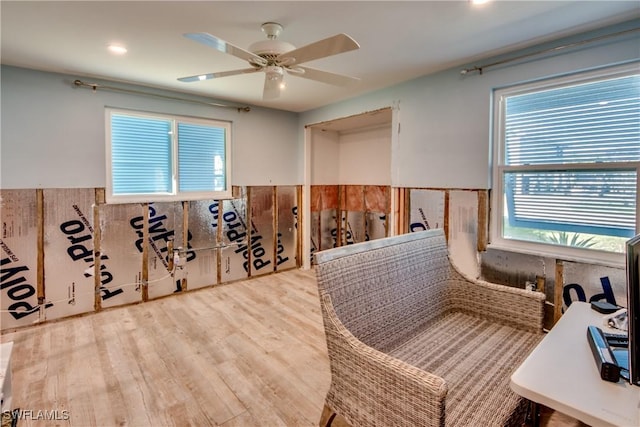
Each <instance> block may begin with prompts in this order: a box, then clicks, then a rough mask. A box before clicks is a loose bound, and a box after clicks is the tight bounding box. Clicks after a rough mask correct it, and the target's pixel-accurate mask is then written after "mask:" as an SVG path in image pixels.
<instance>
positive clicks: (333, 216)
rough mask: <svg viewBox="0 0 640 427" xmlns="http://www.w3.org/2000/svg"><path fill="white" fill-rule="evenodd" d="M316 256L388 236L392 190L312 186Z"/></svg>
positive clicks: (313, 237) (312, 247)
mask: <svg viewBox="0 0 640 427" xmlns="http://www.w3.org/2000/svg"><path fill="white" fill-rule="evenodd" d="M310 200H311V209H310V210H311V235H310V236H309V239H310V243H311V245H310V247H311V256H312V262H313V253H314V252H316V251H321V250H325V249H330V248H334V247H336V246H344V245H350V244H353V243H359V242H364V241H367V240H372V239H379V238H382V237H386V236H388V235H389V231H388V230H389V223H388V216H389V212H390V211H391V188H390V187H389V186H384V185H312V186H311V197H310Z"/></svg>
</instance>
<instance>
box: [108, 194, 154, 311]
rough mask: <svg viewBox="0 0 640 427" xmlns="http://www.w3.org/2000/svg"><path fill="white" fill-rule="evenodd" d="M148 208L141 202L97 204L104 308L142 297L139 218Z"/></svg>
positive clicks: (138, 300) (127, 302)
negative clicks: (137, 220)
mask: <svg viewBox="0 0 640 427" xmlns="http://www.w3.org/2000/svg"><path fill="white" fill-rule="evenodd" d="M146 209H147V207H146V205H141V204H128V205H106V204H101V205H98V206H97V210H98V218H99V223H100V257H99V262H100V269H101V275H102V280H101V281H102V283H101V286H100V300H99V303H100V306H101V307H102V308H108V307H115V306H119V305H125V304H131V303H135V302H140V301H142V283H143V278H142V250H141V247H142V242H141V241H140V239H142V234H141V230H140V229H136V227H137V226H138V225H137V224H138V223H137V222H136V219H137V218H140V217H143V216H144V215H145V211H146ZM139 232H140V233H139ZM138 245H140V247H138Z"/></svg>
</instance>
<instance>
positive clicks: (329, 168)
mask: <svg viewBox="0 0 640 427" xmlns="http://www.w3.org/2000/svg"><path fill="white" fill-rule="evenodd" d="M309 132H310V135H311V144H310V147H311V185H337V184H340V180H339V168H338V158H339V157H340V145H339V142H340V136H339V135H338V132H335V131H329V130H327V131H322V130H320V129H310V130H309Z"/></svg>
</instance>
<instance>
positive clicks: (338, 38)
mask: <svg viewBox="0 0 640 427" xmlns="http://www.w3.org/2000/svg"><path fill="white" fill-rule="evenodd" d="M358 48H360V45H359V44H358V42H356V41H355V40H354V39H352V38H351V37H349V36H348V35H346V34H337V35H335V36H333V37H329V38H326V39H323V40H320V41H317V42H315V43H311V44H308V45H306V46H302V47H299V48H298V49H294V50H292V51H290V52H286V53H283V54H281V55H279V56H278V58H277V61H278V62H279V63H282V64H283V65H297V64H302V63H303V62H309V61H313V60H314V59H319V58H325V57H327V56H331V55H337V54H339V53H343V52H349V51H351V50H354V49H358Z"/></svg>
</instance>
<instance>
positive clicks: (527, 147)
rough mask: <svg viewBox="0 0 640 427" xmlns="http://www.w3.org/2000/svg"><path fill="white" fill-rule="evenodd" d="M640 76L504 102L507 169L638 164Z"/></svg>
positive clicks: (529, 94) (519, 97) (515, 97)
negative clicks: (516, 166)
mask: <svg viewBox="0 0 640 427" xmlns="http://www.w3.org/2000/svg"><path fill="white" fill-rule="evenodd" d="M639 100H640V76H638V75H634V76H627V77H620V78H616V79H610V80H604V81H597V82H592V83H586V84H579V85H574V86H569V87H562V88H557V89H551V90H545V91H540V92H534V93H527V94H524V95H518V96H510V97H508V98H507V99H506V117H505V144H506V146H505V148H506V150H505V155H506V157H505V159H504V161H505V164H507V165H535V164H559V163H590V162H621V161H638V160H640V101H639Z"/></svg>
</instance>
